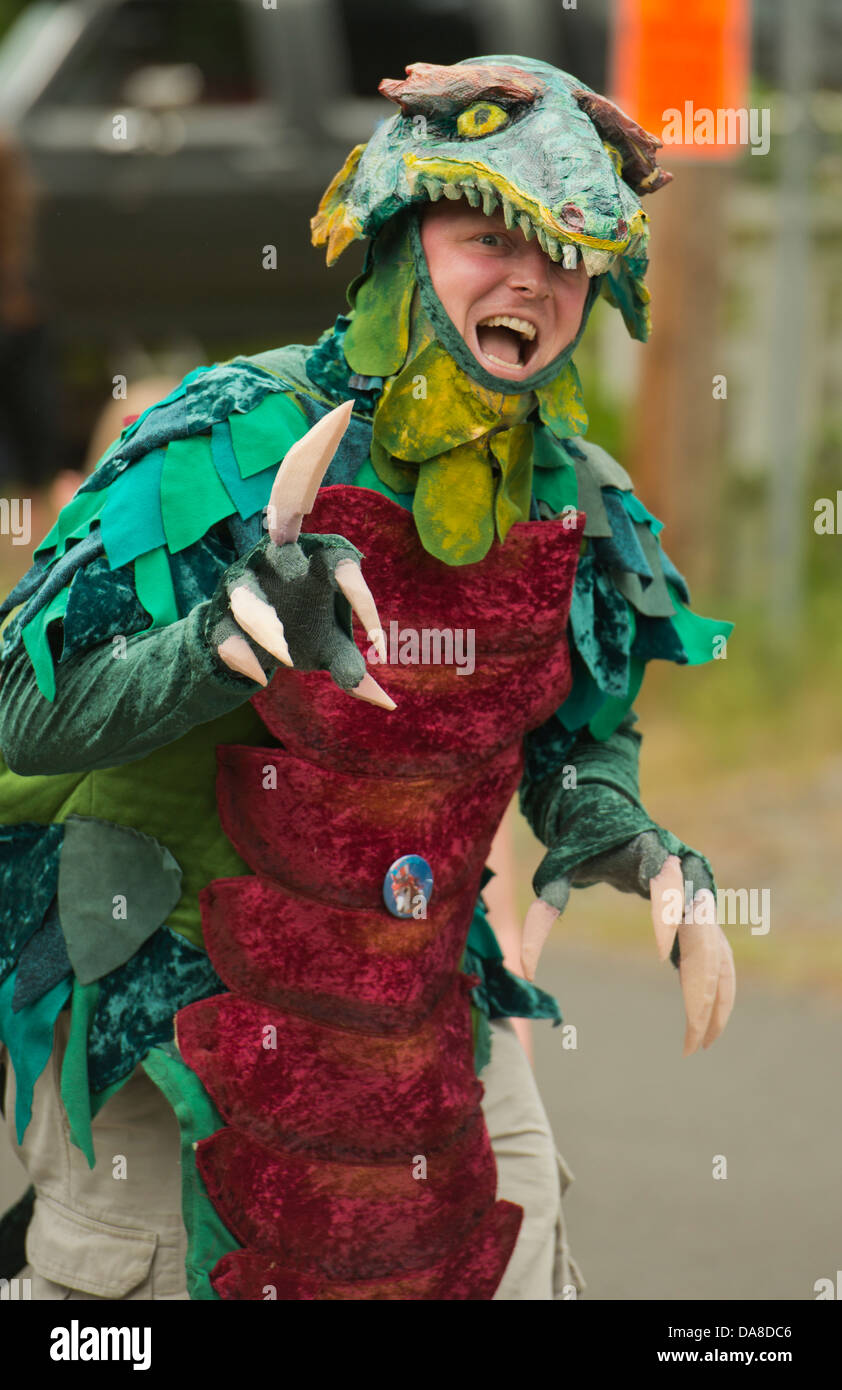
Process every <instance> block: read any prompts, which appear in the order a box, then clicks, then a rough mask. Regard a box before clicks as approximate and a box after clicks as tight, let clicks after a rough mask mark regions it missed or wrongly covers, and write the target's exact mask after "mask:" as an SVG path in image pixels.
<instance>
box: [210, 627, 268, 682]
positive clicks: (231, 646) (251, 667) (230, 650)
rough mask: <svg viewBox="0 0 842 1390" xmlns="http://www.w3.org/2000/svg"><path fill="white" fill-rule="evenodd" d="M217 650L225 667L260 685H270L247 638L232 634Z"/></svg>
mask: <svg viewBox="0 0 842 1390" xmlns="http://www.w3.org/2000/svg"><path fill="white" fill-rule="evenodd" d="M216 650H217V652H218V654H219V656H220V657H221V658H222V660H223V661H224V662H225V665H226V666H229V667H230V668H231V670H232V671H239V672H240V674H241V675H243V676H250V677H251V679H252V680H253V681H257V682H258V684H259V685H268V684H269V682H268V681H267V679H266V673H265V671H264V670H263V667H262V666H261V665H260V662H259V661H258V659H257V657H256V656H255V654H254V652H253V651H252V649H251V647H250V646H249V644H248V642H247V641H246V639H245V637H237V636H235V635H234V634H233V633H232V634H231V636H230V637H226V638H225V641H224V642H220V644H219V646H218V647H217V649H216Z"/></svg>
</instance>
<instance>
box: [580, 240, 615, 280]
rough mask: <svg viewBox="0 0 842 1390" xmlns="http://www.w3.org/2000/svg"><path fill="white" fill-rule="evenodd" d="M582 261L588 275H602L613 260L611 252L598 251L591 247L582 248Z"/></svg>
mask: <svg viewBox="0 0 842 1390" xmlns="http://www.w3.org/2000/svg"><path fill="white" fill-rule="evenodd" d="M581 249H582V260H583V261H584V262H585V270H586V271H587V272H588V275H604V274H605V271H606V270H608V269H609V268H610V267H611V266H612V265H613V264H614V260H615V256H614V252H613V251H598V250H596V249H595V248H594V247H593V246H583V247H582V248H581Z"/></svg>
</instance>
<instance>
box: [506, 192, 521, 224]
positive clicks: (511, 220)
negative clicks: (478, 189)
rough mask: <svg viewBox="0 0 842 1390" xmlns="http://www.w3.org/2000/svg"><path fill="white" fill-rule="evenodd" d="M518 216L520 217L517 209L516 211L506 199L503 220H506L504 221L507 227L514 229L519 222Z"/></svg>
mask: <svg viewBox="0 0 842 1390" xmlns="http://www.w3.org/2000/svg"><path fill="white" fill-rule="evenodd" d="M517 216H518V215H517V212H516V211H515V209H514V206H513V205H512V204H511V203H510V202H509V200H508V198H504V199H503V218H504V220H505V223H506V226H507V227H513V226H514V225H515V222H516V221H517Z"/></svg>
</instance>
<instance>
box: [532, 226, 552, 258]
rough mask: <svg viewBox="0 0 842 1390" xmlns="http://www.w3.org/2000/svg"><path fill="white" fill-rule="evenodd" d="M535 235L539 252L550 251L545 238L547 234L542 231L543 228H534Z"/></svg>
mask: <svg viewBox="0 0 842 1390" xmlns="http://www.w3.org/2000/svg"><path fill="white" fill-rule="evenodd" d="M535 235H536V237H537V238H538V245H539V246H540V248H541V250H542V251H547V252H548V251H549V249H550V247H549V237H548V236H547V233H546V232H545V231H544V228H543V227H536V228H535Z"/></svg>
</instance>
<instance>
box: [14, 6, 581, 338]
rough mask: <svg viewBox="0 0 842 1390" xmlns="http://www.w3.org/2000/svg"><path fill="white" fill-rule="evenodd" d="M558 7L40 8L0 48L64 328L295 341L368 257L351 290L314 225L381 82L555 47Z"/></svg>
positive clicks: (48, 287) (45, 276)
mask: <svg viewBox="0 0 842 1390" xmlns="http://www.w3.org/2000/svg"><path fill="white" fill-rule="evenodd" d="M554 10H555V6H554V4H553V3H552V0H549V3H548V2H547V0H519V3H518V5H517V9H516V10H515V9H513V7H512V6H511V4H509V3H507V0H401V3H400V4H399V5H395V6H394V7H393V8H389V7H387V6H385V5H384V4H383V3H382V0H63V2H62V0H50V2H49V3H45V0H37V3H34V4H32V5H31V6H30V7H29V8H28V9H26V10H25V11H24V12H23V13H22V15H21V16H20V17H19V19H18V21H17V23H16V24H15V26H14V27H13V28H12V30H11V31H10V32H9V34H8V35H7V38H6V40H5V42H4V44H3V45H2V47H0V124H6V125H9V126H11V127H13V128H14V130H15V132H16V134H17V138H18V139H19V141H20V142H21V144H22V146H23V147H24V149H25V150H26V152H27V153H28V155H29V158H30V161H31V163H32V166H33V169H34V172H35V174H36V177H37V179H38V181H39V183H40V185H41V187H42V189H43V207H42V215H41V219H40V232H39V238H40V239H39V258H38V265H39V271H40V276H41V281H42V285H43V289H44V291H45V293H46V295H47V296H48V298H49V299H50V300H51V301H52V303H53V306H54V309H55V311H56V313H57V315H58V316H59V317H60V320H61V325H60V326H61V329H62V331H63V332H64V333H65V334H68V335H72V337H73V338H74V340H75V341H77V342H78V341H79V340H80V339H82V340H90V339H96V340H97V341H101V340H102V338H103V337H105V338H106V339H108V338H109V337H110V336H112V335H113V334H115V332H116V333H118V334H119V335H121V336H122V335H124V334H125V332H126V331H127V330H128V331H130V332H133V333H137V334H140V335H143V334H147V333H149V332H154V333H155V334H162V335H166V334H167V333H168V332H170V331H175V332H181V333H184V332H187V333H193V334H196V335H199V336H200V337H206V336H207V335H209V334H210V335H215V334H220V333H221V334H227V333H231V332H233V333H235V334H238V335H245V336H255V335H256V336H263V335H266V334H268V335H269V337H270V338H271V337H272V335H277V334H282V335H283V336H285V337H287V338H296V337H300V336H302V335H306V334H307V333H309V332H312V331H313V327H314V325H315V326H316V327H318V326H322V325H323V324H324V323H325V322H327V321H329V320H330V319H331V318H332V316H333V314H335V313H336V311H337V310H338V309H339V308H341V290H342V288H343V287H344V284H345V283H346V280H347V279H349V278H350V274H349V272H350V273H351V274H353V273H355V268H356V267H355V265H354V264H352V257H351V256H349V259H348V263H347V265H346V264H345V263H344V262H343V267H342V272H341V279H342V285H341V286H340V285H338V284H337V281H336V277H335V276H330V275H329V274H326V272H325V270H324V258H323V254H322V253H317V252H316V251H314V250H313V249H312V248H311V247H310V245H309V236H308V226H309V218H310V217H311V216H312V214H313V212H314V211H315V208H316V205H317V202H318V199H319V197H320V195H321V193H322V192H323V190H324V188H325V186H326V185H327V183H328V182H329V180H330V179H331V178H332V176H333V174H334V173H335V172H336V170H337V169H338V168H339V167H340V165H341V164H342V162H343V160H344V159H345V156H346V155H347V153H348V151H349V150H350V148H351V146H352V145H354V144H356V143H357V142H360V141H365V140H367V139H368V138H369V136H370V135H371V133H372V131H373V129H374V127H375V125H376V123H377V122H378V121H380V120H382V119H383V118H385V117H388V116H390V115H391V114H393V112H394V110H395V108H394V106H393V105H392V104H391V103H389V102H387V101H386V100H385V98H381V97H378V96H377V94H376V89H377V82H378V81H379V80H380V78H381V77H384V76H389V75H391V76H401V75H402V73H403V68H404V66H405V64H406V63H408V62H410V61H413V60H414V59H416V58H423V59H424V60H426V61H434V62H442V63H449V62H454V61H456V60H457V59H459V58H460V57H465V56H468V55H470V54H473V53H483V52H492V53H493V52H504V53H505V52H518V53H520V52H524V53H531V54H534V55H535V56H550V57H551V58H552V52H555V51H556V48H557V34H556V32H555V27H554V24H555V18H556V16H555V15H554V13H553V12H554ZM550 50H552V52H551V51H550ZM267 246H275V247H276V248H277V262H278V267H277V271H275V272H270V271H268V270H267V269H264V266H263V262H264V248H265V247H267ZM357 259H358V260H359V256H358V258H357ZM337 292H338V293H337Z"/></svg>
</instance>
